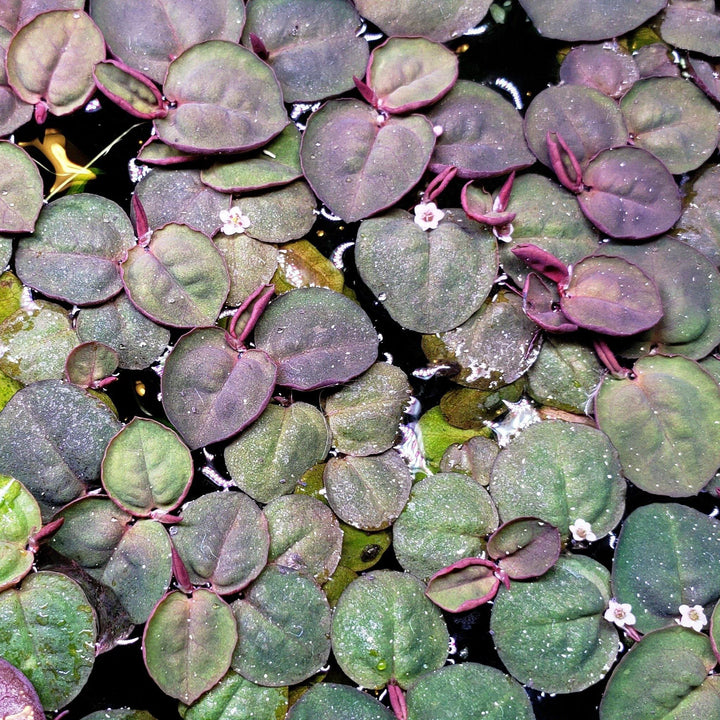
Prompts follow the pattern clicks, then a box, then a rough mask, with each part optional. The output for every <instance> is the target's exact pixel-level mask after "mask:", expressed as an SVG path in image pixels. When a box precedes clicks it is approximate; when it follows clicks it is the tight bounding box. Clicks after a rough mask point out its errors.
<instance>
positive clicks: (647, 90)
mask: <svg viewBox="0 0 720 720" xmlns="http://www.w3.org/2000/svg"><path fill="white" fill-rule="evenodd" d="M718 20H719V21H720V17H719V18H718ZM620 108H621V110H622V113H623V117H624V118H625V122H626V123H627V126H628V130H629V131H630V137H631V139H632V143H633V145H635V146H637V147H640V148H643V149H645V150H647V151H649V152H651V153H652V154H653V155H654V156H655V157H656V158H657V159H658V160H660V161H661V162H662V163H663V164H664V165H665V167H667V169H668V170H669V171H670V172H671V173H673V175H679V174H682V173H685V172H689V171H690V170H695V169H696V168H698V167H700V165H702V164H703V163H704V162H705V161H706V160H707V159H708V158H709V157H710V155H712V153H713V152H714V151H715V149H716V148H717V144H718V135H719V133H720V113H718V111H717V110H716V109H715V107H714V106H713V104H712V103H711V102H710V100H708V98H706V97H705V95H704V94H703V92H702V91H701V90H700V89H698V88H697V87H696V86H695V85H694V84H693V83H691V82H690V81H688V80H685V79H683V78H648V79H647V80H641V81H640V82H637V83H635V85H634V86H633V88H632V89H631V90H630V91H629V92H628V93H627V94H626V95H625V97H623V99H622V101H621V102H620Z"/></svg>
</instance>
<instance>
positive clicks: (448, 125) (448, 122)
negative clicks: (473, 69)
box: [428, 80, 534, 178]
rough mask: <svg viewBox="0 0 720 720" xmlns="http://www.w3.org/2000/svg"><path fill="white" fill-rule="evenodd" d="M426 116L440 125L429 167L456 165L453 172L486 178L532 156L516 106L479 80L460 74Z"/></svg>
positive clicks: (516, 166)
mask: <svg viewBox="0 0 720 720" xmlns="http://www.w3.org/2000/svg"><path fill="white" fill-rule="evenodd" d="M428 117H429V119H430V121H431V122H432V124H433V126H434V127H440V128H442V132H441V134H440V137H439V138H438V141H437V145H436V147H435V151H434V152H433V155H432V159H431V161H430V169H431V170H432V171H433V172H440V171H441V170H443V169H445V168H449V167H456V168H458V172H457V174H458V177H461V178H485V177H493V176H495V175H503V174H505V173H509V172H510V171H512V170H517V169H519V168H524V167H528V166H529V165H532V164H533V162H534V158H533V156H532V153H531V152H530V151H529V150H528V148H527V145H526V144H525V138H524V136H523V130H522V118H521V117H520V115H519V113H518V111H517V110H516V109H515V108H514V107H513V105H512V104H511V103H509V102H508V101H507V100H505V98H504V97H502V95H500V94H499V93H497V92H495V91H494V90H491V89H490V88H488V87H485V86H484V85H480V84H478V83H474V82H471V81H469V80H459V81H458V82H457V83H456V84H455V87H453V89H452V90H451V91H450V92H449V93H448V94H447V95H446V96H445V97H444V98H443V99H442V100H441V101H440V102H439V103H438V104H437V105H436V106H435V107H434V108H433V109H432V111H431V112H430V113H428Z"/></svg>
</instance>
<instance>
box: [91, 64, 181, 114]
mask: <svg viewBox="0 0 720 720" xmlns="http://www.w3.org/2000/svg"><path fill="white" fill-rule="evenodd" d="M93 74H94V76H95V82H96V83H97V86H98V87H99V88H100V90H102V91H103V92H104V93H105V94H106V95H107V96H108V97H109V98H110V99H111V100H112V101H113V102H114V103H116V104H117V105H119V106H120V107H121V108H122V109H123V110H125V111H126V112H129V113H130V114H131V115H134V116H135V117H139V118H144V119H147V120H152V119H153V118H157V117H165V115H167V108H166V106H165V102H164V101H163V99H162V93H161V92H160V91H159V90H158V89H157V87H155V85H153V83H152V81H150V80H149V79H148V78H147V77H145V76H144V75H143V74H142V73H140V72H138V71H137V70H133V68H131V67H129V66H128V65H125V64H124V63H121V62H119V61H118V60H106V61H104V62H100V63H98V64H97V65H96V66H95V70H94V72H93Z"/></svg>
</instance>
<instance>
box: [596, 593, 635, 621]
mask: <svg viewBox="0 0 720 720" xmlns="http://www.w3.org/2000/svg"><path fill="white" fill-rule="evenodd" d="M603 617H604V618H605V619H606V620H607V621H608V622H611V623H615V624H616V625H617V626H618V627H625V626H626V625H634V624H635V616H634V615H633V614H632V605H630V603H619V602H618V601H617V600H616V599H615V598H613V599H612V600H611V601H610V603H609V604H608V607H607V610H606V611H605V614H604V615H603Z"/></svg>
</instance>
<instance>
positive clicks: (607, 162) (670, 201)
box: [578, 147, 682, 239]
mask: <svg viewBox="0 0 720 720" xmlns="http://www.w3.org/2000/svg"><path fill="white" fill-rule="evenodd" d="M583 182H584V183H585V185H586V186H587V190H585V191H583V192H581V193H580V194H579V195H578V202H579V203H580V207H581V208H582V211H583V212H584V213H585V215H587V217H588V218H589V219H590V220H591V221H592V222H593V223H594V224H595V225H596V226H597V227H598V228H600V230H601V231H602V232H605V233H607V234H608V235H610V236H612V237H614V238H628V239H641V238H647V237H652V236H653V235H659V234H660V233H663V232H665V231H666V230H669V229H670V228H671V227H672V226H673V225H674V224H675V221H676V220H677V219H678V218H679V217H680V212H681V209H682V207H681V202H680V191H679V190H678V187H677V185H676V184H675V180H673V177H672V175H671V174H670V172H669V171H668V169H667V168H666V167H665V166H664V165H663V164H662V163H661V162H660V161H659V160H658V159H657V158H656V157H654V156H653V155H651V154H650V153H649V152H647V151H646V150H641V149H640V148H633V147H623V148H614V149H611V150H605V151H603V152H601V153H600V154H599V155H597V156H596V157H595V158H594V159H593V160H592V161H591V162H590V164H589V165H588V167H587V169H586V170H585V172H584V173H583Z"/></svg>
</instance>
